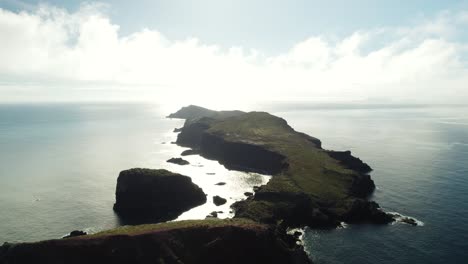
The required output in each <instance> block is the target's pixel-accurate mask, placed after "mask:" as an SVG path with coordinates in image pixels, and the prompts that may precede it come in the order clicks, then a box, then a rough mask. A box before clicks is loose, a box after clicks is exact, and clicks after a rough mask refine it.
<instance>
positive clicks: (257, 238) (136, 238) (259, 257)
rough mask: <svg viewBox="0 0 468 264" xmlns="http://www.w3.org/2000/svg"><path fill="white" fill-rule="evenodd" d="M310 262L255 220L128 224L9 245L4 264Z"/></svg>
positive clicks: (1, 254)
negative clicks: (71, 236)
mask: <svg viewBox="0 0 468 264" xmlns="http://www.w3.org/2000/svg"><path fill="white" fill-rule="evenodd" d="M7 263H8V264H23V263H24V264H30V263H38V264H41V263H47V264H59V263H70V264H74V263H76V264H82V263H88V264H93V263H96V264H97V263H99V264H101V263H117V264H121V263H122V264H123V263H132V264H139V263H161V264H163V263H185V264H191V263H194V264H195V263H207V264H209V263H213V264H214V263H216V264H218V263H246V264H249V263H252V264H254V263H255V264H256V263H270V264H276V263H278V264H279V263H281V264H283V263H294V264H306V263H310V261H309V259H308V257H307V255H306V254H305V252H304V251H303V249H302V247H301V246H298V245H296V240H295V239H294V238H293V237H291V236H288V235H286V234H285V233H284V232H283V231H281V230H278V229H277V228H274V227H272V226H268V225H263V224H258V223H255V222H252V221H250V220H245V219H235V220H214V219H213V220H198V221H180V222H170V223H164V224H152V225H139V226H126V227H121V228H117V229H113V230H109V231H105V232H102V233H98V234H94V235H87V236H80V237H74V238H67V239H59V240H48V241H42V242H36V243H23V244H4V245H3V246H1V247H0V264H7Z"/></svg>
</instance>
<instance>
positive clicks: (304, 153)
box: [208, 112, 355, 218]
mask: <svg viewBox="0 0 468 264" xmlns="http://www.w3.org/2000/svg"><path fill="white" fill-rule="evenodd" d="M208 132H209V133H213V134H217V135H222V136H223V137H224V138H225V139H226V140H228V141H234V142H239V141H240V142H248V143H253V144H257V145H263V146H264V147H266V148H267V149H269V150H272V151H275V152H277V153H280V154H282V155H284V156H286V157H287V162H288V163H289V165H290V166H289V168H288V169H287V170H286V171H284V172H283V173H282V174H281V175H277V176H275V177H273V178H272V179H271V181H270V182H269V183H268V184H267V185H266V187H265V188H263V189H262V191H267V192H303V193H306V194H308V195H309V196H310V197H311V198H312V199H313V200H314V201H316V202H323V201H327V202H329V203H341V202H343V200H345V199H346V198H347V197H348V195H349V190H350V188H351V183H352V180H353V177H354V176H353V175H355V172H354V171H352V170H349V169H346V168H344V167H343V166H341V165H340V164H338V162H337V161H336V160H335V159H333V158H331V157H330V156H329V155H328V154H326V153H325V151H324V150H322V149H320V148H318V147H316V146H315V145H314V144H313V143H312V142H310V141H308V140H307V139H306V138H305V137H304V136H303V135H301V134H300V133H297V132H296V131H294V129H292V128H291V127H290V126H289V125H287V123H286V121H285V120H283V119H281V118H278V117H275V116H273V115H270V114H268V113H265V112H250V113H247V114H245V115H241V116H237V117H232V118H229V119H226V120H224V121H221V122H216V123H214V124H212V126H211V128H210V129H209V130H208ZM271 206H272V204H269V203H268V202H266V201H255V202H254V203H253V204H251V207H252V208H251V209H252V210H253V211H258V212H252V213H254V214H255V213H258V214H265V213H268V212H266V211H268V210H270V209H271V208H270V207H271ZM275 206H281V205H280V204H275ZM285 206H286V205H285ZM254 218H256V217H254Z"/></svg>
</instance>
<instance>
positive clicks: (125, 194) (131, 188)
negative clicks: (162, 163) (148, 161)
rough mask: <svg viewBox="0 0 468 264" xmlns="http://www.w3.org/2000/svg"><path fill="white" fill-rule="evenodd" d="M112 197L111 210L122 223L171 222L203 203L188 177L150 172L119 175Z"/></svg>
mask: <svg viewBox="0 0 468 264" xmlns="http://www.w3.org/2000/svg"><path fill="white" fill-rule="evenodd" d="M115 198H116V202H115V204H114V210H115V211H116V212H117V213H118V214H119V216H120V217H121V219H122V221H123V222H124V224H140V223H149V222H153V223H156V222H162V221H168V220H173V219H175V218H177V217H178V216H179V215H180V214H182V213H183V212H185V211H187V210H189V209H191V208H193V207H195V206H198V205H201V204H204V203H205V202H206V195H205V193H204V192H203V190H202V189H201V188H200V187H198V186H197V185H195V184H194V183H193V182H192V179H191V178H190V177H187V176H184V175H180V174H177V173H172V172H170V171H167V170H152V169H130V170H125V171H122V172H120V175H119V178H118V179H117V189H116V192H115Z"/></svg>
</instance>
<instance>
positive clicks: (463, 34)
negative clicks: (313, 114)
mask: <svg viewBox="0 0 468 264" xmlns="http://www.w3.org/2000/svg"><path fill="white" fill-rule="evenodd" d="M467 29H468V1H432V0H414V1H389V0H388V1H383V0H356V1H336V0H332V1H318V0H308V1H307V0H289V1H279V0H268V1H267V0H257V1H252V0H237V1H227V0H198V1H189V0H186V1H183V0H158V1H150V0H142V1H124V0H112V1H102V2H82V3H80V1H59V0H51V1H36V0H29V1H26V0H22V1H20V0H0V101H9V102H12V101H75V100H77V101H83V100H84V101H86V100H98V101H99V100H122V101H125V100H174V99H178V100H185V101H188V102H189V101H200V100H216V101H219V102H222V101H230V102H233V101H234V102H235V101H242V100H260V99H262V100H301V101H320V102H322V101H323V102H330V101H331V102H336V101H338V102H343V101H346V102H348V101H353V102H378V103H382V102H385V103H392V102H397V103H401V102H404V103H466V102H468V56H467V55H468V30H467Z"/></svg>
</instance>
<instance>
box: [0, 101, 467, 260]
mask: <svg viewBox="0 0 468 264" xmlns="http://www.w3.org/2000/svg"><path fill="white" fill-rule="evenodd" d="M178 107H179V106H176V107H175V108H174V107H172V108H171V109H172V110H174V109H177V108H178ZM168 109H169V108H167V107H163V106H160V105H157V104H130V103H128V104H124V103H119V104H110V103H103V104H99V103H89V104H4V105H0V244H1V243H2V242H4V241H10V242H21V241H37V240H44V239H52V238H59V237H61V236H63V235H65V234H67V233H69V232H70V231H72V230H76V229H79V230H85V231H88V232H98V231H100V230H104V229H109V228H113V227H116V226H119V225H120V221H119V218H118V217H117V216H116V215H115V214H114V212H113V210H112V205H113V203H114V201H115V194H114V193H115V185H116V180H117V177H118V174H119V172H120V171H122V170H124V169H129V168H133V167H149V168H166V169H169V170H172V171H176V172H179V173H182V174H186V175H188V176H191V177H192V180H193V181H194V182H195V183H196V184H198V185H199V186H200V187H202V188H203V190H204V191H205V192H206V193H208V203H207V204H205V205H202V206H200V207H197V208H194V209H192V210H190V211H188V212H186V213H184V214H183V215H181V216H180V217H179V219H197V218H204V217H205V216H206V215H207V214H209V213H210V212H212V211H223V213H222V214H220V217H230V216H232V214H231V213H230V209H229V204H230V203H232V202H234V201H236V200H239V199H243V198H244V194H243V193H244V192H246V191H251V190H252V188H253V186H258V185H261V184H264V183H266V182H267V181H268V179H269V176H266V175H260V174H254V173H243V172H237V171H228V170H226V169H225V168H224V167H223V166H221V165H219V164H218V163H217V162H216V161H209V160H205V159H203V158H201V157H199V156H189V157H187V159H188V160H189V161H190V163H191V164H190V165H187V166H179V165H175V164H169V163H167V162H166V160H167V159H169V158H172V157H178V156H179V154H180V152H182V151H183V150H184V148H181V147H178V146H176V145H175V144H171V142H173V141H175V139H176V137H177V134H176V133H174V132H173V130H174V128H176V127H181V126H182V125H183V120H177V119H167V118H165V116H166V115H168V114H169V113H170V112H169V111H168ZM242 110H267V111H269V112H271V113H273V114H275V115H278V116H281V117H283V118H285V119H286V120H287V121H288V123H289V124H290V125H291V126H292V127H294V128H295V129H296V130H298V131H301V132H305V133H307V134H310V135H312V136H315V137H318V138H319V139H321V140H322V143H323V147H324V148H327V149H333V150H351V151H352V152H353V154H354V155H355V156H357V157H359V158H361V159H362V160H364V161H365V162H367V163H368V164H369V165H370V166H371V167H372V168H373V169H374V171H373V172H372V174H371V175H372V178H373V179H374V181H375V182H376V185H377V190H376V191H375V193H374V195H373V197H372V199H374V200H376V201H377V202H378V203H379V204H380V205H381V206H382V207H383V208H384V209H385V210H386V211H391V212H398V213H400V214H403V215H406V216H410V217H414V218H416V219H417V220H419V221H420V222H421V225H420V226H416V227H414V226H410V225H407V224H402V223H395V224H393V225H384V226H378V225H345V226H344V227H343V228H339V229H335V230H309V229H307V230H306V232H305V234H304V237H303V238H304V244H305V248H306V250H307V251H308V252H309V253H310V254H311V256H312V259H313V260H314V261H315V263H319V264H321V263H322V264H325V263H466V261H467V260H468V115H467V113H468V107H462V106H452V107H449V106H437V107H429V106H411V105H358V106H356V105H336V104H335V105H317V104H314V103H302V104H300V105H298V104H288V103H280V104H256V106H255V108H254V107H249V106H244V107H243V109H242ZM218 182H226V185H224V186H217V185H215V184H216V183H218ZM175 195H177V194H175ZM214 195H221V196H223V197H225V198H227V199H228V201H229V202H228V204H226V205H224V206H221V207H216V206H215V205H214V204H213V203H212V196H214Z"/></svg>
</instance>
